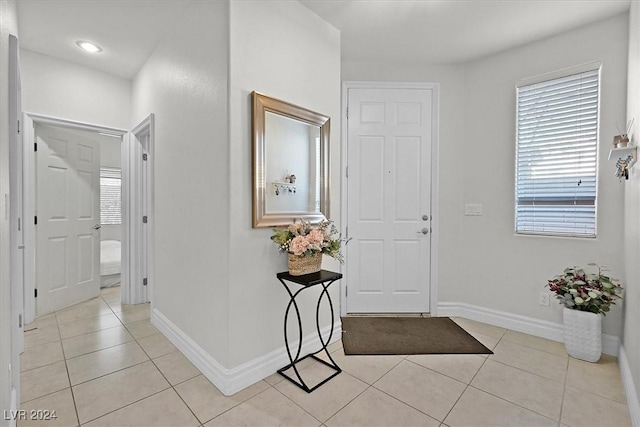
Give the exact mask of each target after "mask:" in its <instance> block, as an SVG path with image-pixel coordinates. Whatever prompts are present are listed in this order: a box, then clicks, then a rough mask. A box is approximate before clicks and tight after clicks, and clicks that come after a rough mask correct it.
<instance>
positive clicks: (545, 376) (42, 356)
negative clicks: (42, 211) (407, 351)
mask: <svg viewBox="0 0 640 427" xmlns="http://www.w3.org/2000/svg"><path fill="white" fill-rule="evenodd" d="M119 292H120V290H119V288H112V289H107V290H103V291H102V295H101V297H98V298H94V299H92V300H90V301H87V302H84V303H82V304H78V305H76V306H73V307H71V308H69V309H65V310H63V311H59V312H56V313H55V314H52V315H48V316H44V317H41V318H39V319H37V320H36V321H35V322H33V323H32V324H30V325H27V327H26V328H25V352H24V353H23V355H22V359H21V364H22V392H21V400H22V402H23V404H22V409H25V410H32V409H33V410H55V411H56V415H57V419H56V420H55V421H49V422H39V423H38V424H41V425H51V426H78V425H82V426H85V425H86V426H94V427H95V426H118V427H119V426H143V427H144V426H154V427H155V426H171V427H176V426H185V427H188V426H206V427H211V426H249V425H255V426H278V425H282V426H284V425H288V426H307V425H308V426H320V425H323V426H329V427H334V426H434V427H438V426H441V427H447V426H448V427H457V426H509V427H511V426H574V427H578V426H580V427H590V426H594V427H600V426H611V427H621V426H629V425H631V423H630V419H629V414H628V410H627V405H626V401H625V395H624V391H623V387H622V382H621V378H620V374H619V368H618V363H617V361H616V359H615V358H613V357H609V356H604V357H603V358H602V360H601V361H600V362H599V363H597V364H592V363H587V362H582V361H579V360H575V359H572V358H569V357H568V356H567V354H566V352H565V350H564V347H563V345H562V344H560V343H557V342H553V341H548V340H545V339H541V338H537V337H533V336H530V335H525V334H521V333H517V332H514V331H510V330H506V329H502V328H497V327H495V326H490V325H485V324H482V323H477V322H473V321H471V320H466V319H462V318H459V319H455V320H456V321H457V322H458V323H459V324H460V325H461V326H462V327H463V328H465V329H466V330H467V331H469V332H470V333H471V334H472V335H474V336H475V337H476V338H477V339H478V340H480V341H481V342H482V343H483V344H485V345H486V346H487V347H489V348H491V349H492V350H493V351H494V353H495V354H493V355H491V356H488V357H487V356H478V355H428V356H427V355H420V356H345V355H344V353H343V351H342V346H341V344H340V342H336V343H334V344H332V345H331V346H330V349H331V351H332V356H333V357H334V359H335V360H336V362H337V363H338V364H339V365H340V366H341V367H342V368H343V370H344V371H343V373H342V374H340V375H338V376H337V377H335V378H334V379H333V380H331V381H330V382H328V383H327V384H325V385H323V386H322V387H320V388H318V389H317V390H316V391H314V392H313V393H312V394H307V393H305V392H303V391H302V390H300V389H298V388H296V387H295V386H293V385H292V384H291V383H289V382H288V381H284V380H283V378H282V377H281V376H280V375H277V374H274V375H272V376H270V377H268V378H266V379H265V380H263V381H260V382H258V383H256V384H254V385H253V386H251V387H249V388H247V389H245V390H243V391H241V392H239V393H237V394H236V395H234V396H230V397H227V396H224V395H222V393H220V392H219V391H218V390H217V389H216V388H215V387H214V386H213V385H212V384H211V383H210V382H209V381H208V380H207V379H206V378H205V377H204V376H202V374H201V373H200V372H199V371H198V369H196V368H195V367H194V366H193V365H192V364H191V363H190V362H189V361H188V360H187V359H186V358H185V357H184V356H183V355H182V354H181V353H180V352H179V351H177V349H176V348H175V347H174V346H173V345H172V344H171V343H170V342H169V341H168V340H167V339H166V338H164V336H163V335H162V334H160V333H159V331H158V330H157V329H156V328H155V327H154V326H153V325H151V324H150V323H149V307H148V305H140V306H127V305H122V304H120V294H119ZM303 366H304V369H303V370H302V373H303V376H304V378H305V379H306V380H308V381H310V382H311V383H313V382H314V381H319V380H320V379H322V378H323V377H324V376H326V375H327V371H326V369H327V368H326V367H324V365H321V364H319V363H317V362H308V363H306V362H305V363H304V364H303ZM19 425H20V426H28V425H33V423H32V422H31V421H22V422H19Z"/></svg>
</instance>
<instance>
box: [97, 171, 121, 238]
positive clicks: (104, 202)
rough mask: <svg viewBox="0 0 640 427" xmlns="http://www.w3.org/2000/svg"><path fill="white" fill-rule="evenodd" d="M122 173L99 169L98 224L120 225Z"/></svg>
mask: <svg viewBox="0 0 640 427" xmlns="http://www.w3.org/2000/svg"><path fill="white" fill-rule="evenodd" d="M121 189H122V171H121V170H120V169H113V168H100V224H102V225H119V224H122V210H121V196H120V194H121Z"/></svg>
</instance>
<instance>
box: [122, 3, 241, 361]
mask: <svg viewBox="0 0 640 427" xmlns="http://www.w3.org/2000/svg"><path fill="white" fill-rule="evenodd" d="M228 16H229V10H228V4H227V2H221V1H207V2H197V1H196V2H192V3H191V4H190V5H189V6H188V7H187V8H186V9H185V12H184V14H183V16H182V17H181V18H180V19H178V20H176V23H175V25H174V27H172V28H169V29H167V34H166V36H165V37H164V39H163V40H162V41H161V42H160V44H159V45H158V47H157V48H156V50H155V51H154V53H153V54H152V55H151V56H150V58H149V59H148V60H147V62H146V63H145V65H144V66H143V68H142V69H141V70H140V72H139V73H138V75H137V76H136V77H135V79H134V82H133V95H132V100H133V108H132V112H133V118H134V120H133V122H132V123H131V124H132V125H133V124H136V123H138V122H140V121H142V120H143V119H144V118H145V117H146V116H147V115H149V113H154V114H155V135H156V140H155V242H156V247H155V254H156V260H155V266H156V271H155V277H156V283H155V284H154V292H155V300H154V304H155V308H156V309H158V310H159V311H160V312H161V313H162V314H163V315H164V316H166V317H167V318H168V319H169V320H170V321H171V322H172V323H173V324H174V325H176V326H177V327H178V328H180V329H181V330H182V331H183V332H184V333H186V334H187V335H188V336H189V337H190V338H191V339H192V340H193V341H195V342H196V343H197V344H198V345H199V346H200V347H201V348H203V349H204V350H205V351H206V352H207V353H209V354H210V355H211V356H213V357H214V358H215V359H216V360H217V361H218V362H219V363H221V364H222V365H224V366H229V362H230V361H229V358H228V342H227V333H228V331H227V322H228V318H227V316H228V311H229V308H228V289H229V281H230V279H229V246H230V242H229V216H230V215H231V211H230V209H229V174H230V167H229V137H228V133H227V118H228V116H227V64H228V59H227V56H228V41H229V35H228ZM233 143H234V144H239V143H240V142H239V141H234V142H233ZM244 172H245V170H244V169H241V170H234V171H233V174H234V177H235V176H237V175H238V176H239V175H242V174H243V173H244ZM234 179H235V178H234ZM242 191H249V193H250V189H248V190H247V189H243V190H242Z"/></svg>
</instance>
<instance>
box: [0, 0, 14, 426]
mask: <svg viewBox="0 0 640 427" xmlns="http://www.w3.org/2000/svg"><path fill="white" fill-rule="evenodd" d="M10 34H12V35H14V36H16V37H17V36H18V23H17V18H16V5H15V2H13V1H5V0H2V1H1V2H0V212H8V209H9V208H8V207H7V206H5V203H6V201H7V200H9V110H8V107H9V102H8V96H9V95H8V93H9V35H10ZM9 237H10V236H9V218H7V216H6V215H4V214H3V215H1V216H0V408H1V409H2V410H3V411H8V410H9V409H15V408H11V388H10V387H11V384H10V383H9V365H10V363H11V347H12V345H11V325H12V322H11V316H10V315H11V282H10V277H9V273H10V268H9V266H10V256H9V250H10V246H9ZM16 369H17V367H16ZM4 419H5V417H3V421H1V422H2V425H8V421H5V420H4Z"/></svg>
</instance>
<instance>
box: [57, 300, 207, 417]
mask: <svg viewBox="0 0 640 427" xmlns="http://www.w3.org/2000/svg"><path fill="white" fill-rule="evenodd" d="M101 298H102V299H103V300H104V298H103V297H102V295H101ZM105 302H106V301H105ZM109 308H111V307H109ZM112 311H113V309H112ZM114 314H115V312H114ZM116 317H118V316H117V315H116ZM118 320H119V321H120V323H122V320H121V319H120V318H119V317H118ZM122 326H123V327H124V328H125V329H127V327H126V325H125V324H124V323H122ZM107 329H110V328H107ZM103 330H104V329H103ZM127 332H129V330H128V329H127ZM129 334H130V335H131V333H130V332H129ZM84 335H86V334H84ZM131 337H132V338H133V339H134V341H133V342H135V343H136V344H137V345H138V346H139V347H140V349H141V350H142V351H143V352H144V354H145V355H146V356H147V357H148V358H149V360H145V361H143V362H140V363H136V364H135V365H131V366H128V367H126V368H123V369H118V370H116V371H113V372H109V373H108V374H104V375H101V376H99V377H96V378H93V379H91V380H87V381H85V382H83V383H80V384H85V383H88V382H90V381H93V380H96V379H98V378H103V377H106V376H108V375H111V374H113V373H116V372H120V371H124V370H125V369H128V368H132V367H134V366H138V365H142V364H143V363H147V362H152V363H153V360H152V359H151V358H150V357H149V355H148V354H147V352H146V351H144V348H142V346H141V345H140V344H139V343H138V342H137V340H136V339H135V337H133V335H131ZM129 342H131V341H129ZM125 344H126V343H125ZM153 365H154V366H155V367H156V369H158V367H157V366H156V365H155V363H154V364H153ZM158 371H159V372H160V374H161V375H162V376H163V377H164V374H162V371H160V369H158ZM165 380H166V378H165ZM69 382H71V380H69ZM167 384H169V387H167V388H165V389H162V390H160V391H157V392H155V393H152V394H150V395H149V396H145V397H143V398H141V399H138V400H136V401H134V402H131V403H128V404H126V405H124V406H121V407H120V408H116V409H114V410H113V411H109V412H107V413H104V414H102V415H100V416H99V417H96V418H93V419H91V420H88V421H87V423H89V422H92V421H95V420H97V419H98V418H102V417H105V416H107V415H109V414H112V413H114V412H117V411H119V410H121V409H123V408H126V407H128V406H131V405H134V404H136V403H138V402H141V401H143V400H145V399H147V398H149V397H152V396H155V395H156V394H159V393H162V392H164V391H167V390H169V389H170V388H171V389H172V388H173V387H172V386H171V383H170V382H169V381H168V380H167ZM76 385H79V384H76ZM74 404H75V400H74ZM189 410H191V408H189ZM76 413H77V407H76ZM196 419H197V420H198V421H200V420H199V419H198V417H196ZM79 422H80V417H78V423H79ZM85 424H86V423H85Z"/></svg>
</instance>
